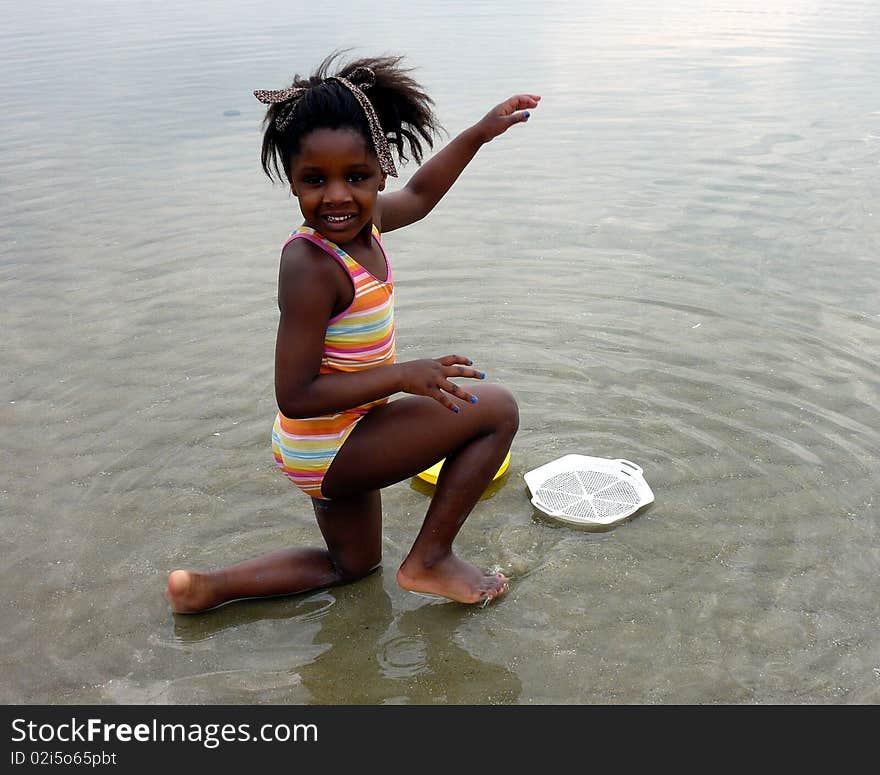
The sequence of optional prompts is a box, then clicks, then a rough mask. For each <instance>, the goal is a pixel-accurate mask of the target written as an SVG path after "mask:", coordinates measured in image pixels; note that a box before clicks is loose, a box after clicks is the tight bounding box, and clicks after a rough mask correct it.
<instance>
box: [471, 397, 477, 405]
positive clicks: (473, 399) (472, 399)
mask: <svg viewBox="0 0 880 775" xmlns="http://www.w3.org/2000/svg"><path fill="white" fill-rule="evenodd" d="M471 403H472V404H475V403H477V397H476V396H471Z"/></svg>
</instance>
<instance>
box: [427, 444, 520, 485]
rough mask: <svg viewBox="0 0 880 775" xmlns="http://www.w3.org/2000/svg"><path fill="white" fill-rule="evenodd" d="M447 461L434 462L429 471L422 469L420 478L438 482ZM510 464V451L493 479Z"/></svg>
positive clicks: (502, 472) (501, 473)
mask: <svg viewBox="0 0 880 775" xmlns="http://www.w3.org/2000/svg"><path fill="white" fill-rule="evenodd" d="M445 462H446V459H445V458H444V459H443V460H441V461H440V462H439V463H434V465H432V466H431V467H430V468H429V469H428V470H427V471H422V473H420V474H419V475H418V477H419V479H424V480H425V481H426V482H429V483H430V484H437V477H438V476H440V469H441V468H443V464H444V463H445ZM509 465H510V452H508V453H507V456H506V457H505V458H504V462H503V463H502V464H501V468H499V469H498V473H496V474H495V476H493V477H492V481H495V479H497V478H498V477H499V476H502V475H503V474H504V472H505V471H506V470H507V467H508V466H509Z"/></svg>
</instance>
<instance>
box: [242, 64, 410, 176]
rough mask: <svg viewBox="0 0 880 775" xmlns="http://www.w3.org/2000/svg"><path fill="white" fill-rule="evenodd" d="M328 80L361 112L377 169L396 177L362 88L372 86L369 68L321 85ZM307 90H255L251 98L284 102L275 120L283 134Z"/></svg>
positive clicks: (386, 148)
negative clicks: (348, 95) (345, 92)
mask: <svg viewBox="0 0 880 775" xmlns="http://www.w3.org/2000/svg"><path fill="white" fill-rule="evenodd" d="M328 81H336V82H338V83H341V84H342V85H343V86H344V87H345V88H346V89H348V90H349V91H350V92H351V93H352V95H354V98H355V99H356V100H357V101H358V104H359V105H360V106H361V109H362V110H363V111H364V116H366V119H367V124H369V126H370V137H371V138H372V140H373V149H374V150H375V151H376V156H377V157H378V159H379V167H380V168H381V170H382V172H384V173H385V174H386V175H391V176H392V177H395V178H396V177H397V168H396V167H395V166H394V159H393V158H392V157H391V148H390V146H389V145H388V138H387V137H385V133H384V132H383V131H382V125H381V124H380V123H379V116H377V115H376V109H375V108H374V107H373V103H372V102H370V100H369V99H367V95H366V94H364V90H365V89H369V88H370V87H371V86H373V84H375V83H376V74H375V73H374V72H373V71H372V70H371V69H370V68H369V67H358V68H357V69H355V70H354V72H352V73H351V74H350V75H349V77H348V78H343V77H342V76H341V75H332V76H330V77H329V78H326V79H324V80H323V81H322V82H321V83H322V84H324V83H327V82H328ZM310 88H312V87H311V86H294V87H291V88H289V89H278V90H276V91H266V90H264V89H257V90H256V91H255V92H254V96H255V97H256V98H257V99H258V100H259V101H260V102H262V103H263V104H264V105H274V104H279V103H284V104H283V106H282V107H281V108H280V109H279V111H278V115H277V116H276V117H275V128H276V129H277V130H278V131H279V132H283V131H284V130H285V129H286V128H287V126H288V125H289V124H290V122H291V120H292V119H293V114H294V111H295V110H296V106H297V105H298V104H299V101H300V99H301V98H302V96H303V95H304V94H305V93H306V92H307V91H308V90H309V89H310Z"/></svg>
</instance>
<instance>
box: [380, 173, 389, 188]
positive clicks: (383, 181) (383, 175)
mask: <svg viewBox="0 0 880 775" xmlns="http://www.w3.org/2000/svg"><path fill="white" fill-rule="evenodd" d="M387 177H388V176H387V175H386V174H385V173H384V172H383V173H382V182H381V183H379V190H380V191H384V190H385V178H387Z"/></svg>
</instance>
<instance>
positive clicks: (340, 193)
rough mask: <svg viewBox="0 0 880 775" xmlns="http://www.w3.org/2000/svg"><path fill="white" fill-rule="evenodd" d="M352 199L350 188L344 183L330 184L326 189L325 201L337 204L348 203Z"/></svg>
mask: <svg viewBox="0 0 880 775" xmlns="http://www.w3.org/2000/svg"><path fill="white" fill-rule="evenodd" d="M350 199H351V194H350V193H349V190H348V186H347V185H345V183H344V182H343V181H341V180H340V181H336V182H332V183H328V184H327V187H326V188H325V189H324V201H325V202H328V203H333V204H337V203H339V202H348V201H349V200H350Z"/></svg>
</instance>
